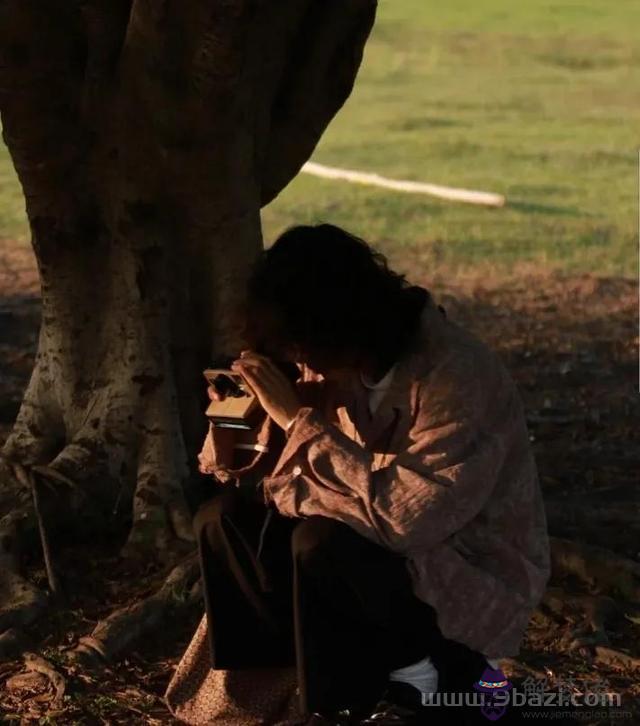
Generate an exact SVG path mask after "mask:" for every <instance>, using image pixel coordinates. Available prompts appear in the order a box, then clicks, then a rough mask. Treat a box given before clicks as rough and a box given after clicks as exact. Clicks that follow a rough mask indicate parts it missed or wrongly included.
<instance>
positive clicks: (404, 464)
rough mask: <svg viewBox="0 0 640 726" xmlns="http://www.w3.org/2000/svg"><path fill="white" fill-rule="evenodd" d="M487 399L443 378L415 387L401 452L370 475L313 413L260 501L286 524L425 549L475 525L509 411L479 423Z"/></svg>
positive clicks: (360, 455) (292, 436)
mask: <svg viewBox="0 0 640 726" xmlns="http://www.w3.org/2000/svg"><path fill="white" fill-rule="evenodd" d="M436 378H437V374H436ZM471 385H473V384H471ZM487 398H489V397H488V396H486V395H485V394H484V393H483V392H482V391H481V386H478V388H477V390H470V389H469V387H467V388H465V389H461V388H460V387H457V386H456V384H455V381H454V382H452V381H449V380H447V376H446V375H445V376H443V379H442V380H440V381H438V380H435V381H433V380H430V381H429V383H428V385H427V384H426V383H425V384H422V385H419V391H418V401H419V405H418V410H417V414H416V416H415V420H414V424H413V426H412V428H411V431H410V434H409V437H408V446H407V447H406V449H405V450H403V451H400V452H399V453H397V455H396V456H395V458H394V459H393V461H392V462H391V463H390V464H389V465H388V466H386V467H383V468H380V469H377V470H373V469H372V464H373V455H372V453H371V452H370V451H368V450H367V449H365V448H363V447H362V446H360V445H359V444H358V443H356V442H354V441H353V440H352V439H351V438H349V437H348V436H346V435H345V434H344V433H343V432H342V431H341V430H340V429H339V428H338V427H336V426H335V425H333V424H330V423H328V422H327V421H326V419H325V418H324V417H323V415H322V414H321V413H320V411H319V410H318V409H316V408H313V407H305V408H302V409H301V410H300V411H299V413H298V415H297V416H296V420H295V423H294V424H293V426H292V427H291V430H290V433H289V437H288V441H287V443H286V445H285V447H284V449H283V451H282V454H281V456H280V458H279V460H278V462H277V463H276V465H275V467H274V470H273V472H272V474H271V476H270V477H267V478H265V480H264V487H265V497H266V499H267V500H273V501H274V503H275V505H276V506H277V508H278V509H279V510H280V512H281V513H283V514H285V515H288V516H296V517H306V516H311V515H322V516H325V517H331V518H333V519H337V520H340V521H342V522H344V523H345V524H348V525H350V526H351V527H353V528H354V529H355V530H356V531H358V532H359V533H360V534H362V535H363V536H366V537H368V538H370V539H372V540H374V541H375V542H377V543H378V544H380V545H382V546H385V547H387V548H389V549H391V550H393V551H397V552H399V553H401V554H405V555H409V554H410V553H411V552H413V551H417V550H424V549H427V548H431V547H433V546H435V545H437V544H438V543H441V542H443V541H444V540H445V539H447V538H448V537H449V536H450V535H451V534H453V533H454V532H456V531H457V530H459V529H460V528H461V527H462V526H463V525H464V524H465V523H466V522H468V521H470V520H471V519H472V518H473V517H475V516H476V514H477V513H478V512H479V511H480V510H481V508H482V507H483V505H484V503H485V502H486V501H487V499H488V497H489V495H490V494H491V491H492V488H493V486H494V483H495V481H496V478H497V474H498V472H499V469H500V467H501V464H502V461H503V459H504V455H505V435H506V434H505V428H507V429H508V428H509V425H508V421H506V419H508V418H509V416H511V415H517V411H515V410H514V411H511V412H510V411H508V410H507V409H508V408H509V407H512V406H514V405H515V402H514V401H512V400H511V399H510V397H506V399H505V397H503V399H504V400H503V402H502V404H501V403H500V400H499V397H494V399H493V402H492V404H491V405H492V410H493V411H494V413H493V414H492V415H491V417H490V418H487V417H486V414H487V411H486V410H485V409H486V408H487V406H488V405H489V403H488V401H487V400H486V399H487ZM505 407H506V408H505ZM500 420H502V421H504V425H503V426H501V425H500V424H499V421H500Z"/></svg>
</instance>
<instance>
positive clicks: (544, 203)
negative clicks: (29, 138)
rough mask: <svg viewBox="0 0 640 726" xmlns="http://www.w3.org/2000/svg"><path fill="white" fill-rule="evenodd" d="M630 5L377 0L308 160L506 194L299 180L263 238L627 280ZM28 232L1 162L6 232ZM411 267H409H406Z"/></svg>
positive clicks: (638, 92) (639, 88) (273, 210)
mask: <svg viewBox="0 0 640 726" xmlns="http://www.w3.org/2000/svg"><path fill="white" fill-rule="evenodd" d="M638 27H640V3H638V1H637V0H618V2H615V3H613V2H611V0H527V1H526V2H523V3H516V2H513V0H483V2H482V3H477V2H474V1H473V0H448V2H447V3H446V4H444V3H437V2H435V0H380V8H379V15H378V21H377V24H376V27H375V30H374V32H373V35H372V38H371V40H370V42H369V45H368V48H367V52H366V56H365V60H364V63H363V66H362V70H361V74H360V76H359V79H358V82H357V84H356V90H355V91H354V94H353V96H352V97H351V99H350V100H349V102H348V103H347V105H346V106H345V108H344V109H343V111H342V112H341V114H340V115H339V116H338V117H337V119H336V120H335V122H334V123H333V124H332V125H331V127H330V128H329V130H328V131H327V133H326V135H325V136H324V138H323V140H322V142H321V143H320V145H319V147H318V149H317V151H316V153H315V154H314V157H313V158H314V160H315V161H318V162H320V163H325V164H329V165H333V166H341V167H348V168H356V169H361V170H364V171H376V172H379V173H381V174H384V175H387V176H391V177H396V178H406V179H414V180H420V181H429V182H433V183H440V184H447V185H451V186H461V187H470V188H476V189H481V190H487V191H497V192H501V193H504V194H506V196H507V199H508V205H507V207H506V208H504V209H500V210H493V209H483V208H478V207H473V206H467V205H461V204H453V203H449V202H442V201H438V200H435V199H431V198H429V197H423V196H416V195H408V194H402V193H397V192H389V191H385V190H377V189H372V188H366V187H358V186H355V185H351V184H347V183H344V182H330V181H324V180H319V179H316V178H312V177H308V176H303V175H301V176H299V177H298V178H297V179H296V180H295V181H294V182H293V183H292V184H291V185H290V186H289V187H288V188H287V189H286V190H285V192H283V193H282V194H281V195H280V197H279V198H278V199H277V200H276V201H275V202H274V203H273V204H271V205H270V206H269V207H268V208H267V209H266V210H265V211H264V223H265V235H266V237H267V239H272V238H273V237H274V235H275V234H277V232H278V231H280V230H281V229H282V228H283V227H286V226H288V225H290V224H294V223H296V222H308V221H332V222H335V223H338V224H341V225H344V226H346V227H347V228H349V229H351V230H352V231H354V232H356V233H357V234H360V235H361V236H364V237H366V238H367V239H369V240H370V241H371V242H373V243H375V244H376V245H378V246H379V247H380V248H381V249H383V250H384V251H388V252H391V251H393V252H396V253H397V252H400V253H401V252H402V249H401V248H402V246H403V245H408V246H411V247H412V248H413V249H414V251H415V250H417V251H418V253H419V259H420V260H421V261H422V262H424V264H425V265H427V266H428V265H433V266H438V267H439V268H443V267H444V268H452V269H460V268H469V267H476V268H482V267H485V266H486V267H487V268H492V269H498V270H505V271H508V270H510V269H512V268H513V266H514V265H515V264H516V263H518V262H520V261H525V262H533V263H538V264H541V265H544V266H546V267H549V268H556V269H558V268H559V269H563V270H566V271H572V272H573V271H592V272H597V273H601V274H612V275H624V276H629V277H631V276H633V275H635V271H636V265H637V257H636V240H637V186H638V182H637V179H638V161H637V154H638V151H637V150H638V146H640V142H639V140H638V131H639V130H640V46H639V45H638V43H637V29H638ZM1 236H5V237H9V236H10V237H18V238H22V239H24V238H26V229H25V224H24V219H23V214H22V201H21V197H20V194H19V191H18V189H17V186H16V183H15V180H14V178H13V175H12V173H11V170H10V167H9V162H8V159H7V156H6V150H4V149H3V150H2V152H0V237H1ZM414 259H415V257H414Z"/></svg>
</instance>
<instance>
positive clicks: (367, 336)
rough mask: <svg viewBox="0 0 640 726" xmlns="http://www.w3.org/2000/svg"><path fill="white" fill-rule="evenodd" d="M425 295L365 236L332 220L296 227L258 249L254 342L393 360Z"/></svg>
mask: <svg viewBox="0 0 640 726" xmlns="http://www.w3.org/2000/svg"><path fill="white" fill-rule="evenodd" d="M428 297H429V293H428V292H427V291H426V290H425V289H423V288H420V287H414V286H410V285H409V284H408V283H407V282H406V280H405V277H404V275H401V274H398V273H396V272H393V271H392V270H390V269H389V266H388V263H387V260H386V258H385V256H384V255H382V254H381V253H380V252H377V251H375V250H373V249H372V248H371V247H370V246H369V245H368V244H367V243H366V242H364V240H362V239H360V238H358V237H356V236H354V235H352V234H349V233H348V232H345V231H344V230H343V229H340V228H339V227H336V226H334V225H332V224H319V225H316V226H297V227H292V228H290V229H288V230H287V231H286V232H284V233H283V234H282V235H281V236H280V237H279V238H278V239H277V240H276V242H275V243H274V244H273V245H272V246H271V247H270V248H268V249H266V250H264V251H263V252H262V253H261V256H260V258H259V259H258V260H257V262H256V264H255V266H254V268H253V270H252V274H251V276H250V279H249V283H248V296H247V298H248V299H247V308H246V330H245V335H246V337H247V339H248V341H249V344H250V345H251V346H252V347H256V348H262V349H268V350H270V351H274V350H275V351H282V350H284V349H286V348H287V347H289V346H291V345H297V346H299V347H300V348H301V349H302V350H303V351H305V352H306V353H311V352H312V353H320V354H321V355H323V356H324V357H329V358H332V359H334V360H341V359H342V358H343V357H344V355H345V352H347V353H351V354H355V355H356V356H361V355H365V356H369V357H373V358H374V360H377V361H386V360H390V361H393V360H395V358H396V357H397V356H398V354H399V353H400V352H401V350H402V349H403V348H404V346H405V345H406V344H407V343H408V341H409V339H410V337H411V335H412V333H413V331H414V330H415V327H416V323H417V321H418V317H419V314H420V312H421V310H422V307H423V305H424V303H425V301H426V299H427V298H428Z"/></svg>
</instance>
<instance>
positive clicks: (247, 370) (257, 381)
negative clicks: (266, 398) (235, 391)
mask: <svg viewBox="0 0 640 726" xmlns="http://www.w3.org/2000/svg"><path fill="white" fill-rule="evenodd" d="M238 372H239V373H240V375H241V376H242V377H243V378H244V380H245V383H246V384H247V385H248V386H249V388H250V389H251V391H252V393H253V395H254V396H256V397H257V398H258V399H260V400H261V399H262V397H263V393H264V391H265V389H266V386H265V384H264V381H263V380H262V379H261V377H260V374H259V371H258V369H257V368H255V367H253V368H251V367H249V366H246V367H243V369H242V370H241V371H240V370H239V371H238Z"/></svg>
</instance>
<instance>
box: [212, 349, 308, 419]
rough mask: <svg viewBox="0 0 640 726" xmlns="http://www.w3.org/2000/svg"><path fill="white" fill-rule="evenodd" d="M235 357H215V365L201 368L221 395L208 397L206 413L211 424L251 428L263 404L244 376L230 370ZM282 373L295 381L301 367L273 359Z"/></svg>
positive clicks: (258, 416) (258, 417)
mask: <svg viewBox="0 0 640 726" xmlns="http://www.w3.org/2000/svg"><path fill="white" fill-rule="evenodd" d="M234 360H235V359H234V358H228V357H227V358H224V359H219V360H218V361H216V363H217V365H216V366H215V367H212V368H207V369H206V370H205V371H203V374H204V377H205V378H206V379H207V382H208V383H209V385H211V386H213V387H214V388H215V389H216V390H217V391H219V392H220V393H221V394H222V395H224V397H225V398H224V400H223V401H211V403H210V404H209V407H208V408H207V410H206V415H207V417H208V418H209V420H210V421H211V423H212V424H213V425H214V426H217V427H218V428H230V429H244V430H247V429H252V428H254V426H255V425H256V424H257V422H258V420H259V419H260V412H261V411H262V407H261V406H260V402H259V401H258V399H257V398H256V396H255V395H254V393H253V391H252V390H251V388H250V387H249V385H248V384H247V383H246V381H245V380H244V378H243V377H242V376H241V375H240V374H239V373H236V372H235V371H232V370H231V363H232V362H233V361H234ZM274 363H275V364H276V365H277V366H278V367H279V368H280V370H281V371H282V372H283V373H284V375H285V376H286V377H287V378H288V379H289V380H290V381H291V382H295V381H296V380H297V379H298V377H299V375H300V371H299V370H298V367H297V366H296V365H295V363H289V362H287V361H275V360H274Z"/></svg>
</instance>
